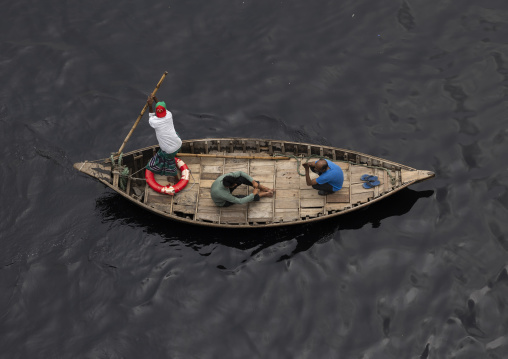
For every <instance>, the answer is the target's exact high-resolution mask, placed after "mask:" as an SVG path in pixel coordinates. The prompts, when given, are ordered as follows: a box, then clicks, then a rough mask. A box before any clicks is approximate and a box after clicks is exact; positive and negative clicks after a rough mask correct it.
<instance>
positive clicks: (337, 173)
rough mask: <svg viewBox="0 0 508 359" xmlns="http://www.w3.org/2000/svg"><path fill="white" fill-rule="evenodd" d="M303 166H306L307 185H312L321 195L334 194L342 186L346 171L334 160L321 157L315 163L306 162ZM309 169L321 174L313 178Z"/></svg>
mask: <svg viewBox="0 0 508 359" xmlns="http://www.w3.org/2000/svg"><path fill="white" fill-rule="evenodd" d="M302 166H303V167H304V168H305V179H306V181H307V186H312V188H314V189H317V190H319V192H318V193H319V194H320V195H321V196H326V195H327V194H332V193H333V192H336V191H338V190H339V189H341V188H342V184H343V183H344V173H343V172H342V169H341V168H340V167H339V166H337V165H336V164H335V163H333V162H332V161H328V160H325V159H321V160H317V161H316V162H314V163H308V162H307V163H304V164H303V165H302ZM309 169H310V170H311V171H312V172H315V173H317V174H319V177H318V178H315V179H313V180H311V179H310V176H309Z"/></svg>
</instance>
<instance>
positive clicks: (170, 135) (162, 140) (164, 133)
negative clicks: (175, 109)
mask: <svg viewBox="0 0 508 359" xmlns="http://www.w3.org/2000/svg"><path fill="white" fill-rule="evenodd" d="M148 123H149V124H150V126H152V127H153V128H154V129H155V135H156V136H157V141H159V147H160V149H161V150H163V151H164V152H166V153H173V152H175V151H177V150H178V149H180V147H181V146H182V140H181V139H180V137H178V135H177V134H176V131H175V126H174V125H173V115H172V114H171V112H169V111H168V110H166V117H162V118H159V117H157V116H156V115H155V113H152V112H150V114H149V118H148Z"/></svg>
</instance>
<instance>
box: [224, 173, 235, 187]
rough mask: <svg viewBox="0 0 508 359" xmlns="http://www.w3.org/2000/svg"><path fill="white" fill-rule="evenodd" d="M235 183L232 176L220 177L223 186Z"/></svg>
mask: <svg viewBox="0 0 508 359" xmlns="http://www.w3.org/2000/svg"><path fill="white" fill-rule="evenodd" d="M235 183H236V178H235V177H233V176H226V177H224V178H223V179H222V184H223V185H224V186H225V187H231V186H232V185H234V184H235Z"/></svg>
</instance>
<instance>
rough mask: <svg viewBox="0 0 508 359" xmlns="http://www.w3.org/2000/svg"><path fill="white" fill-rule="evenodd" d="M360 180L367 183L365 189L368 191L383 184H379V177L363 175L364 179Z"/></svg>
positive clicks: (364, 185)
mask: <svg viewBox="0 0 508 359" xmlns="http://www.w3.org/2000/svg"><path fill="white" fill-rule="evenodd" d="M360 179H361V180H362V181H365V183H364V184H363V188H367V189H368V188H372V187H376V186H379V185H380V184H381V182H379V180H378V179H377V177H376V176H372V175H363V176H362V177H360Z"/></svg>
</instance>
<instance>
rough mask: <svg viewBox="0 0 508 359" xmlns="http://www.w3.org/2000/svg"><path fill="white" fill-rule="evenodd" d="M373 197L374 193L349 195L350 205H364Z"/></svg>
mask: <svg viewBox="0 0 508 359" xmlns="http://www.w3.org/2000/svg"><path fill="white" fill-rule="evenodd" d="M372 197H374V191H371V192H365V193H357V194H351V203H353V204H356V203H359V202H361V203H366V202H368V199H369V198H372Z"/></svg>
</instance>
